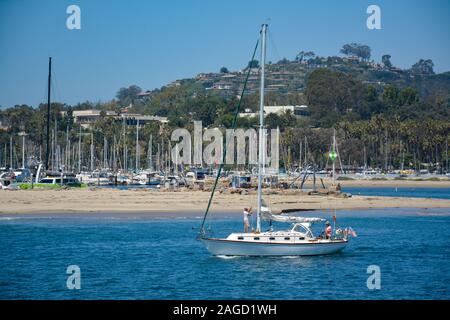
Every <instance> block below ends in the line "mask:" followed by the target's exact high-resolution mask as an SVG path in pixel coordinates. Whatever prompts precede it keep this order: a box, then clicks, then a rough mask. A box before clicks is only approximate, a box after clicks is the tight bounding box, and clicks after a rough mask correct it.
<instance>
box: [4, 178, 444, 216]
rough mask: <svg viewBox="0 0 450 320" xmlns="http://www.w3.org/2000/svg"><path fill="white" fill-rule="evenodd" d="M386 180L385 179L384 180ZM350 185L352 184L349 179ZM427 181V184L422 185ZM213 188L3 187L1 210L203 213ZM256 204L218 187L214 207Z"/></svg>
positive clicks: (290, 207)
mask: <svg viewBox="0 0 450 320" xmlns="http://www.w3.org/2000/svg"><path fill="white" fill-rule="evenodd" d="M381 182H384V181H381ZM346 185H347V184H346ZM421 186H423V185H421ZM209 196H210V192H208V191H192V190H185V189H182V190H180V191H164V190H157V189H132V190H117V189H102V188H83V189H61V190H43V189H34V190H16V191H10V190H0V203H1V207H0V214H26V213H62V214H64V213H66V214H67V213H102V212H134V213H136V212H141V213H149V214H151V213H162V212H171V213H176V212H185V211H195V212H196V211H198V212H203V211H204V210H205V208H206V205H207V202H208V199H209ZM264 198H265V200H266V201H267V202H268V203H269V204H270V206H271V208H272V210H273V211H274V212H281V211H282V210H283V211H295V210H299V211H300V210H320V209H330V208H336V209H368V208H397V207H401V208H450V200H442V199H427V198H403V197H378V196H356V195H353V196H352V197H350V198H345V197H336V196H327V195H324V196H317V195H307V194H306V193H304V192H301V191H298V190H277V191H276V192H275V191H271V192H268V190H265V195H264ZM255 205H256V193H255V191H250V192H244V194H239V193H231V192H230V191H226V192H224V193H221V192H220V191H218V192H216V195H215V197H214V200H213V203H212V206H211V210H212V211H216V212H233V211H234V212H236V213H240V212H241V211H242V208H244V207H247V206H253V207H255Z"/></svg>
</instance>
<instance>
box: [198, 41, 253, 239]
mask: <svg viewBox="0 0 450 320" xmlns="http://www.w3.org/2000/svg"><path fill="white" fill-rule="evenodd" d="M258 45H259V39H258V40H257V41H256V45H255V49H254V50H253V55H252V58H251V60H250V61H253V60H254V59H255V55H256V50H257V49H258ZM250 72H251V68H248V71H247V75H246V77H245V81H244V86H243V87H242V93H241V97H240V99H239V102H238V103H237V105H236V109H235V111H234V117H233V122H232V124H231V128H232V129H235V128H236V122H237V118H238V114H239V110H240V108H241V103H242V100H243V99H244V93H245V89H246V88H247V82H248V78H249V77H250ZM228 143H229V141H227V145H226V146H225V149H224V151H223V156H222V162H221V163H220V165H219V170H217V176H216V179H215V181H214V186H213V189H212V191H211V196H210V197H209V201H208V206H207V207H206V211H205V215H204V216H203V221H202V225H201V227H200V234H201V235H203V234H204V231H205V230H204V226H205V221H206V217H207V216H208V213H209V209H210V207H211V203H212V199H213V197H214V193H215V191H216V187H217V183H218V181H219V178H220V175H221V173H222V169H223V167H224V165H225V159H226V155H227V149H228Z"/></svg>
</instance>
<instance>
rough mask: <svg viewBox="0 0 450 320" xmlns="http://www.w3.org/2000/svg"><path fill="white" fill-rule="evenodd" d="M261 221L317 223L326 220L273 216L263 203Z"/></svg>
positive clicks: (281, 215)
mask: <svg viewBox="0 0 450 320" xmlns="http://www.w3.org/2000/svg"><path fill="white" fill-rule="evenodd" d="M261 219H263V220H266V221H276V222H285V223H315V222H324V221H325V219H322V218H305V217H298V216H288V215H283V214H272V212H271V211H270V209H269V207H268V206H267V205H266V203H265V202H264V201H263V206H262V207H261Z"/></svg>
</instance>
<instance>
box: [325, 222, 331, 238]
mask: <svg viewBox="0 0 450 320" xmlns="http://www.w3.org/2000/svg"><path fill="white" fill-rule="evenodd" d="M325 226H326V227H325V239H331V233H332V228H331V223H330V221H327V222H325Z"/></svg>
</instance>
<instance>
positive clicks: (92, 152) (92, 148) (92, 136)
mask: <svg viewBox="0 0 450 320" xmlns="http://www.w3.org/2000/svg"><path fill="white" fill-rule="evenodd" d="M90 149H91V150H90V151H91V165H90V169H91V172H92V171H94V134H93V133H92V131H91V148H90Z"/></svg>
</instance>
